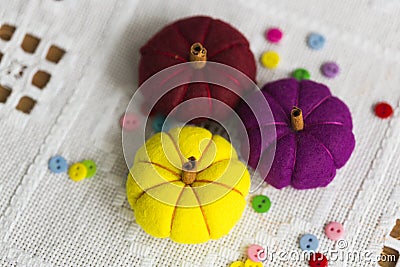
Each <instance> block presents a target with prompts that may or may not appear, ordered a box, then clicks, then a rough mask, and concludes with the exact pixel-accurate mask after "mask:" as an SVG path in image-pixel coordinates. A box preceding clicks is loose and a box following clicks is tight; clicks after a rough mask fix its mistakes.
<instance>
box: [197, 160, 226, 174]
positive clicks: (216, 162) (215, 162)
mask: <svg viewBox="0 0 400 267" xmlns="http://www.w3.org/2000/svg"><path fill="white" fill-rule="evenodd" d="M225 160H231V159H221V160H218V161H214V162H213V163H212V164H211V165H210V166H208V167H207V168H205V169H203V170H201V171H199V172H198V173H197V174H199V173H202V172H203V171H205V170H207V169H208V168H211V167H212V166H214V165H215V164H218V163H220V162H222V161H225Z"/></svg>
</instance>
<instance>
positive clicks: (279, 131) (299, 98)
mask: <svg viewBox="0 0 400 267" xmlns="http://www.w3.org/2000/svg"><path fill="white" fill-rule="evenodd" d="M261 92H262V94H263V95H264V97H265V99H266V100H267V102H268V104H269V106H270V109H271V111H272V114H273V118H272V116H270V117H268V116H265V117H263V119H262V120H261V121H258V122H257V120H256V118H255V117H254V115H253V113H252V111H250V109H249V108H248V106H247V105H246V104H244V102H242V103H241V104H240V105H239V107H238V113H239V115H240V117H241V118H242V121H243V123H244V125H245V127H246V130H247V133H248V135H249V141H250V156H249V165H250V166H251V167H253V168H256V166H257V164H258V163H260V164H259V167H258V169H259V171H260V173H261V174H263V176H264V177H265V178H264V179H265V181H266V182H267V183H269V184H271V185H272V186H274V187H276V188H279V189H280V188H283V187H286V186H289V185H291V186H293V187H294V188H296V189H309V188H316V187H324V186H326V185H328V184H329V183H330V182H331V181H332V180H333V178H334V177H335V175H336V169H339V168H341V167H343V165H344V164H345V163H346V162H347V160H348V159H349V158H350V155H351V153H352V152H353V150H354V146H355V140H354V135H353V133H352V128H353V125H352V120H351V114H350V111H349V109H348V107H347V106H346V105H345V104H344V103H343V102H342V101H341V100H339V99H338V98H336V97H334V96H332V95H331V92H330V91H329V88H328V87H326V86H325V85H323V84H319V83H316V82H312V81H307V80H303V81H297V80H295V79H284V80H279V81H276V82H273V83H268V84H266V85H265V86H264V87H263V88H262V89H261ZM257 95H259V94H254V95H253V96H252V95H250V97H249V99H248V103H250V105H252V106H255V107H256V110H263V108H265V107H262V106H257V104H258V103H257V102H259V103H264V105H265V102H262V101H261V102H260V101H257ZM259 105H262V104H259ZM275 129H276V136H274V135H269V134H266V136H274V137H272V138H271V137H269V138H264V139H265V140H262V141H261V138H260V131H264V133H265V131H267V132H268V131H274V130H275ZM273 144H275V146H274V145H273ZM243 149H244V150H246V147H243V148H242V150H243ZM259 161H260V162H259ZM271 161H272V165H270V164H268V162H271ZM269 166H271V168H270V169H269V170H268V169H267V168H268V167H269Z"/></svg>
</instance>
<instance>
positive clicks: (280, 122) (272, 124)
mask: <svg viewBox="0 0 400 267" xmlns="http://www.w3.org/2000/svg"><path fill="white" fill-rule="evenodd" d="M274 125H275V126H287V127H289V125H288V124H287V123H286V122H282V121H277V122H270V123H266V124H263V125H253V126H251V127H249V128H246V130H248V131H251V130H253V129H255V128H259V129H260V131H261V129H262V128H263V127H269V126H274Z"/></svg>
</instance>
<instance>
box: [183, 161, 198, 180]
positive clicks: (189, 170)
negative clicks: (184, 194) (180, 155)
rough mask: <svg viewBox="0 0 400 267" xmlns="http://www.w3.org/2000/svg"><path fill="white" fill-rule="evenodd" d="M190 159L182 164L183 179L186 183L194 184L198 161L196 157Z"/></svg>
mask: <svg viewBox="0 0 400 267" xmlns="http://www.w3.org/2000/svg"><path fill="white" fill-rule="evenodd" d="M188 160H189V161H188V162H186V163H184V164H183V166H182V169H183V172H182V181H183V182H184V183H185V184H192V183H193V182H194V181H195V180H196V175H197V173H196V169H197V161H196V158H195V157H190V158H188Z"/></svg>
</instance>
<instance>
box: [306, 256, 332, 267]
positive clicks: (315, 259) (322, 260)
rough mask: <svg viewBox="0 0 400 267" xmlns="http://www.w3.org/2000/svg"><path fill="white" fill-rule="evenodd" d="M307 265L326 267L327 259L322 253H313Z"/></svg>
mask: <svg viewBox="0 0 400 267" xmlns="http://www.w3.org/2000/svg"><path fill="white" fill-rule="evenodd" d="M308 263H309V264H310V267H327V266H328V259H327V258H326V257H325V255H324V254H322V253H313V254H312V255H311V257H310V260H309V262H308Z"/></svg>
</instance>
